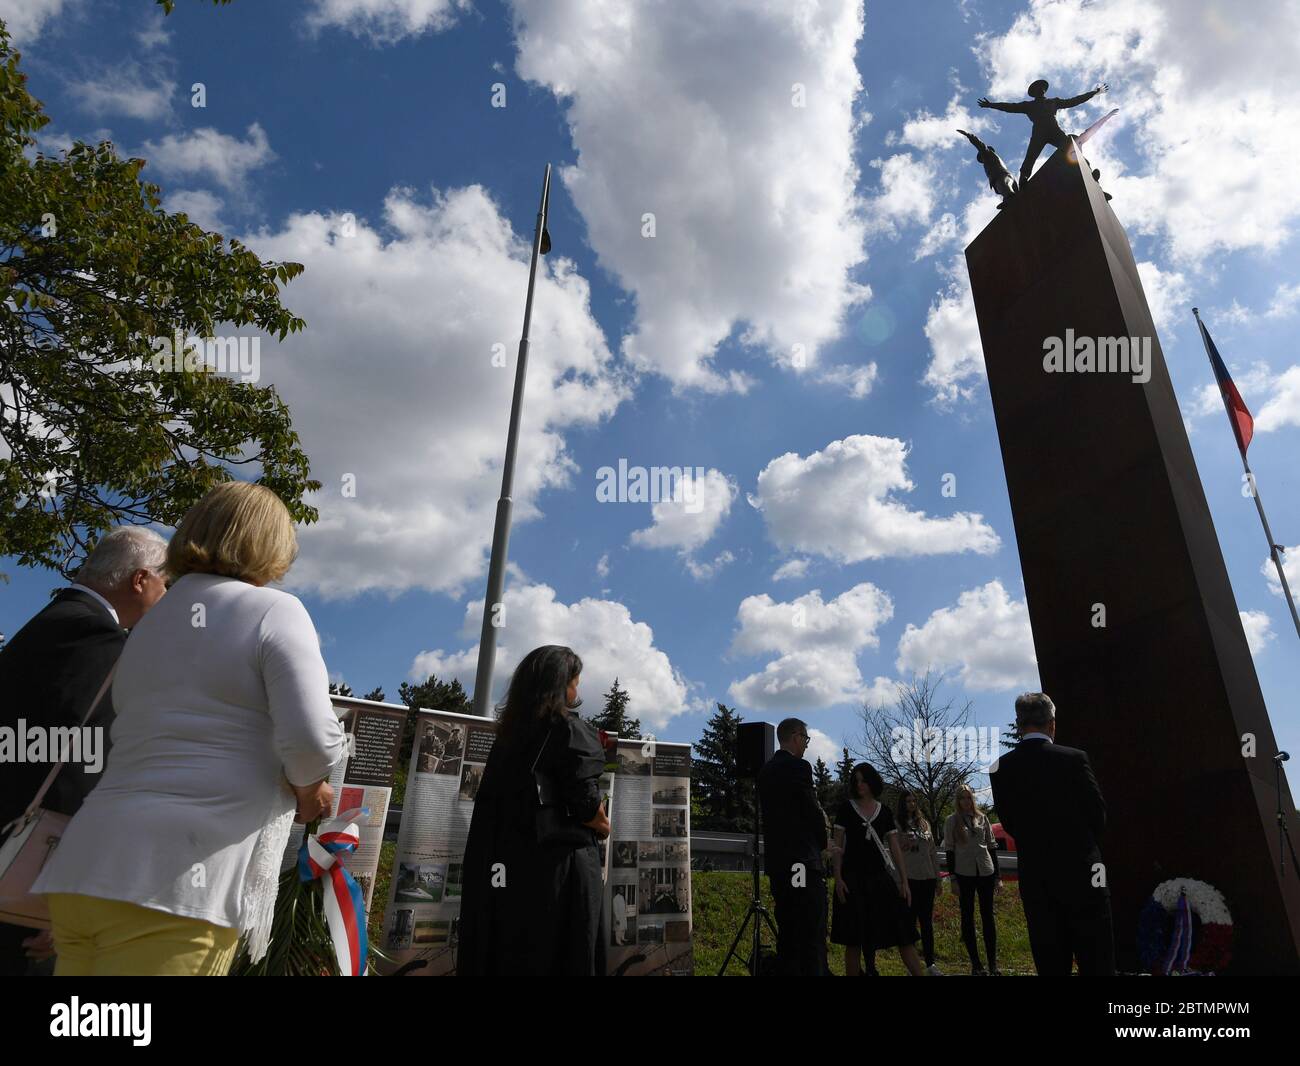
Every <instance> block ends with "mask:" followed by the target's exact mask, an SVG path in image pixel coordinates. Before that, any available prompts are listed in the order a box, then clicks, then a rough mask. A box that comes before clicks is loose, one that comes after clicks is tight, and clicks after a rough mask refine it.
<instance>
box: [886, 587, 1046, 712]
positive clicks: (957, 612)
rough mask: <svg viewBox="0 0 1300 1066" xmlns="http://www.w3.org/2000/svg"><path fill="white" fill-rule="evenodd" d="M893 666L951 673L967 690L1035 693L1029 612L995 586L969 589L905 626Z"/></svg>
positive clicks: (905, 669)
mask: <svg viewBox="0 0 1300 1066" xmlns="http://www.w3.org/2000/svg"><path fill="white" fill-rule="evenodd" d="M896 665H897V667H898V669H899V670H900V671H910V672H912V673H917V674H921V673H925V672H926V671H927V670H930V669H935V670H949V669H956V671H957V677H958V678H959V679H960V680H961V682H962V684H963V685H965V686H966V688H967V689H970V690H972V691H975V690H981V689H982V690H985V691H993V692H1000V691H1004V690H1006V689H1010V688H1016V687H1021V688H1025V687H1028V688H1037V686H1038V660H1037V659H1036V658H1035V657H1034V639H1033V633H1032V632H1031V630H1030V628H1029V609H1028V608H1027V607H1026V606H1025V601H1024V600H1013V599H1012V598H1011V597H1010V595H1009V594H1008V593H1007V590H1006V589H1005V588H1003V587H1002V582H1000V581H990V582H989V583H988V584H987V585H983V586H981V587H979V588H975V589H969V590H967V591H965V592H963V593H962V594H961V595H960V596H958V597H957V602H956V604H955V605H953V606H951V607H942V608H940V609H939V610H937V611H935V612H934V613H933V614H931V615H930V617H929V618H928V619H926V621H925V622H924V623H923V624H922V625H920V626H915V625H912V624H910V623H909V624H908V626H907V629H906V630H904V632H903V635H902V637H901V638H900V639H899V641H898V660H897V663H896Z"/></svg>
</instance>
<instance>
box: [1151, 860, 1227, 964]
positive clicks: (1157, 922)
mask: <svg viewBox="0 0 1300 1066" xmlns="http://www.w3.org/2000/svg"><path fill="white" fill-rule="evenodd" d="M1137 940H1138V957H1139V959H1141V961H1142V968H1143V969H1144V970H1146V971H1147V972H1148V973H1151V974H1155V975H1157V976H1166V975H1169V976H1177V975H1182V976H1205V975H1213V974H1214V973H1216V972H1217V971H1219V970H1222V969H1223V968H1224V967H1225V966H1227V965H1228V963H1229V961H1230V960H1231V959H1232V915H1231V914H1230V913H1229V912H1228V903H1227V900H1225V899H1224V898H1223V893H1222V892H1220V891H1219V890H1218V889H1217V888H1215V887H1214V886H1213V885H1208V884H1206V883H1205V882H1204V881H1194V880H1192V879H1191V878H1189V877H1176V878H1174V879H1173V880H1172V881H1164V882H1161V883H1160V884H1159V885H1157V886H1156V889H1155V891H1154V892H1152V893H1151V898H1150V899H1148V900H1147V902H1146V905H1145V906H1144V907H1143V908H1142V912H1141V914H1139V915H1138V935H1137Z"/></svg>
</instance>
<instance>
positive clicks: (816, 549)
mask: <svg viewBox="0 0 1300 1066" xmlns="http://www.w3.org/2000/svg"><path fill="white" fill-rule="evenodd" d="M913 488H914V486H913V484H912V482H911V480H910V479H909V478H908V476H907V446H906V445H905V444H904V443H903V442H902V441H901V440H897V439H895V438H893V437H870V436H861V435H858V436H851V437H845V438H844V439H843V440H837V441H833V442H832V443H831V444H828V445H827V446H826V447H825V448H823V449H822V450H821V451H819V452H813V453H812V454H811V455H808V456H800V455H796V454H795V453H794V452H787V453H786V454H785V455H782V456H779V457H778V458H776V459H773V460H772V461H771V462H770V463H768V464H767V466H766V467H765V468H764V469H763V471H762V472H761V473H760V474H759V475H758V492H757V494H756V495H755V496H754V497H751V503H753V504H754V505H755V506H756V507H758V508H759V509H760V510H761V511H762V512H763V518H764V520H765V521H766V523H767V530H768V535H769V536H770V537H771V538H772V540H773V541H774V542H775V543H776V544H777V546H778V547H780V548H781V549H783V550H785V551H792V552H805V553H813V554H817V555H823V556H826V557H827V558H830V559H834V560H836V561H838V562H842V563H852V562H860V561H862V560H863V559H881V558H888V557H901V556H915V555H939V554H946V553H950V552H966V551H971V552H976V553H978V554H981V555H989V554H992V553H993V552H995V551H997V549H998V546H999V544H1000V541H999V539H998V536H997V534H996V533H994V532H993V530H992V528H991V527H990V526H989V525H988V523H986V522H985V521H984V518H983V516H982V515H979V514H969V513H965V512H959V513H957V514H954V515H949V516H947V517H934V518H932V517H930V516H929V515H927V514H926V513H925V512H924V511H918V510H911V509H909V508H908V507H907V505H906V504H905V503H903V502H902V501H901V500H900V499H898V498H897V496H896V494H898V493H906V492H911V491H912V489H913ZM847 501H852V505H851V506H846V502H847Z"/></svg>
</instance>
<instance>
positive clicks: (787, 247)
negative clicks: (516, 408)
mask: <svg viewBox="0 0 1300 1066" xmlns="http://www.w3.org/2000/svg"><path fill="white" fill-rule="evenodd" d="M513 10H514V15H515V33H516V38H517V42H518V48H519V53H518V58H517V62H516V67H515V69H516V72H517V73H518V74H519V76H520V77H522V78H525V79H527V80H528V81H532V82H535V83H538V84H540V85H543V86H545V87H547V88H549V89H550V90H551V91H552V92H554V93H555V95H556V96H557V97H558V98H559V99H560V101H561V102H562V104H563V106H564V110H565V117H566V119H567V121H568V124H569V130H570V136H571V137H572V139H573V143H574V146H575V148H576V149H577V153H578V161H577V163H575V164H574V165H572V166H569V167H565V168H564V169H563V170H562V171H561V176H562V178H563V180H564V183H565V186H566V187H567V189H568V191H569V194H570V195H571V197H572V198H573V202H574V204H575V205H576V206H577V209H578V211H579V212H580V213H581V215H582V217H583V220H584V221H585V223H586V226H587V233H588V238H589V240H590V242H591V246H592V247H593V248H594V250H595V252H596V254H597V256H598V258H599V261H600V263H601V265H602V266H603V267H605V268H606V269H608V270H609V271H610V272H611V273H612V274H613V275H614V276H615V277H616V278H617V279H618V280H619V283H620V284H621V285H622V286H623V287H624V288H625V289H626V290H628V291H629V292H631V293H632V294H634V296H635V298H636V314H635V321H634V322H633V324H632V326H631V330H630V333H629V335H628V336H626V337H625V338H624V340H623V350H624V353H625V355H626V356H627V358H628V359H629V360H630V361H631V363H632V364H633V365H635V366H636V367H638V368H640V369H642V370H646V371H653V372H657V373H660V374H663V375H665V376H666V377H668V378H669V379H670V380H671V381H672V382H673V383H674V385H675V386H678V387H698V388H701V389H707V390H713V391H722V390H727V389H744V388H746V387H747V385H748V378H747V376H746V375H745V374H744V373H743V371H741V370H736V369H720V368H718V367H716V366H715V365H714V356H715V353H716V351H717V349H718V347H719V345H721V344H722V342H723V341H725V340H727V339H728V338H729V337H731V336H732V334H733V331H736V330H737V329H739V330H740V332H739V340H740V341H741V343H742V344H744V345H747V346H752V347H756V348H759V349H762V350H764V351H766V352H767V354H768V356H769V357H770V358H771V359H772V360H773V361H775V362H777V363H781V364H784V365H799V364H797V363H795V362H794V358H793V354H792V353H794V352H795V350H796V349H795V346H796V345H802V349H800V352H801V354H802V358H803V359H804V360H806V365H807V366H813V365H815V363H816V358H817V353H818V350H819V349H820V348H821V347H822V346H823V345H825V344H826V343H828V342H829V341H831V340H833V339H835V338H836V337H837V336H838V335H839V334H840V332H841V328H842V322H843V318H844V315H845V313H846V311H847V310H848V309H849V308H850V307H852V306H853V305H855V304H857V303H859V302H861V301H863V300H865V299H866V298H867V296H868V294H869V293H868V290H867V289H866V287H865V286H863V285H861V284H859V283H857V282H855V281H854V280H853V279H852V277H851V272H852V271H853V270H854V268H855V267H856V266H857V265H858V264H860V263H861V262H863V260H864V251H863V243H864V235H865V223H864V214H863V211H862V209H861V203H860V201H859V197H858V194H857V191H856V189H857V184H858V178H859V175H858V169H857V166H856V164H855V162H854V145H855V130H856V127H857V125H858V123H859V120H860V118H861V116H860V115H856V114H855V111H854V105H855V100H856V98H857V97H858V95H859V93H860V91H861V79H860V76H859V73H858V69H857V67H856V65H855V62H854V55H855V52H856V49H857V45H858V41H859V40H860V38H861V36H862V30H863V10H862V4H861V2H860V0H823V2H814V0H716V2H709V3H702V2H697V3H678V4H662V3H657V2H653V0H625V2H623V3H618V4H607V5H606V4H591V3H588V2H585V0H545V2H537V0H515V2H514V3H513ZM800 104H802V105H803V106H799V105H800ZM648 214H650V215H653V216H654V227H655V229H654V234H655V235H654V236H653V237H645V236H643V235H642V234H643V232H645V226H646V222H645V221H644V216H646V215H648Z"/></svg>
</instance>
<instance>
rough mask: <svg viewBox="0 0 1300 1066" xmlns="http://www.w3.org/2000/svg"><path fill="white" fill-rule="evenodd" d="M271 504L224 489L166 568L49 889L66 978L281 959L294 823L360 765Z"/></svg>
mask: <svg viewBox="0 0 1300 1066" xmlns="http://www.w3.org/2000/svg"><path fill="white" fill-rule="evenodd" d="M297 550H298V546H297V540H296V538H295V536H294V531H293V521H292V519H291V518H290V516H289V512H288V510H287V509H286V508H285V506H284V504H283V503H282V502H281V501H280V499H279V498H278V497H277V496H276V495H275V493H273V492H272V491H271V490H270V489H268V488H265V487H264V486H260V485H252V484H248V483H243V482H229V483H226V484H223V485H218V486H217V487H215V488H214V489H212V490H211V491H210V492H209V493H208V494H207V495H206V496H204V497H203V499H202V500H200V501H199V502H198V503H197V504H195V506H194V507H192V508H191V509H190V511H189V512H188V513H187V514H186V515H185V518H184V519H183V520H182V522H181V525H180V528H179V529H178V530H177V532H176V535H175V536H174V537H173V538H172V541H171V544H170V545H169V547H168V553H167V570H168V571H169V573H170V574H171V576H172V577H173V578H174V579H175V580H174V584H173V585H172V588H171V591H170V592H169V593H168V595H166V596H164V597H163V599H162V600H161V601H160V603H159V604H158V605H157V606H156V607H155V608H154V609H153V610H152V611H150V612H149V614H147V615H145V616H144V618H143V619H142V620H141V621H140V623H139V625H137V626H136V627H135V629H134V630H133V631H132V632H131V636H130V638H129V639H128V640H127V642H126V646H125V648H124V649H123V652H122V656H121V658H120V660H119V661H118V667H117V675H116V677H115V679H114V684H113V704H114V709H115V710H116V712H117V718H116V721H115V723H114V726H113V755H112V758H111V759H110V761H109V764H108V768H107V769H106V770H105V772H104V775H103V779H102V780H101V781H100V783H99V786H98V787H97V788H96V789H95V791H94V792H92V793H91V795H90V797H89V799H87V801H86V802H85V804H84V805H83V806H82V807H81V809H80V810H79V811H78V812H77V814H76V816H75V817H74V818H73V819H72V821H71V822H70V823H69V825H68V828H67V831H66V833H65V834H64V837H63V840H62V842H61V843H60V845H59V847H58V849H57V850H56V851H55V852H54V855H53V856H52V857H51V859H50V861H49V863H48V864H47V865H46V867H45V869H44V870H43V871H42V873H41V875H40V877H39V878H38V879H37V881H36V884H35V886H34V888H35V890H36V891H37V892H43V893H45V894H47V895H48V896H49V899H50V914H51V917H52V920H53V926H54V928H53V934H54V941H55V945H56V948H57V950H58V958H59V961H58V967H57V969H56V974H60V975H121V974H138V975H164V974H166V975H198V974H210V975H219V974H224V973H225V972H226V971H227V969H228V968H229V966H230V963H231V961H232V960H233V958H234V953H235V949H236V946H237V942H238V940H239V937H240V934H241V933H242V934H244V935H245V936H246V937H247V938H248V942H249V948H250V952H251V954H252V955H253V957H254V958H255V959H256V958H258V957H260V955H262V954H264V953H265V950H266V946H267V942H268V940H269V935H270V924H271V915H272V910H273V907H274V904H275V895H276V889H277V886H278V877H279V867H280V860H281V857H282V855H283V852H284V849H285V846H286V843H287V840H288V835H289V830H290V826H291V823H292V821H293V820H294V816H295V812H296V814H297V817H298V820H299V821H304V822H306V821H310V820H312V819H314V818H316V817H318V816H320V815H321V814H323V813H326V812H327V811H329V809H330V807H331V804H332V800H333V797H332V794H331V791H330V787H329V785H328V784H327V783H326V781H327V778H328V777H329V773H330V769H331V767H333V765H334V764H335V763H336V762H337V761H338V759H339V758H340V757H341V756H342V754H343V751H344V734H343V729H342V727H341V726H340V724H339V721H338V718H337V716H336V715H335V713H334V710H333V708H332V707H331V704H330V699H329V680H328V676H327V673H326V669H325V663H324V661H323V660H322V658H321V653H320V643H319V641H318V639H317V636H316V631H315V628H314V627H313V626H312V622H311V619H310V617H308V615H307V611H306V609H305V608H304V607H303V605H302V604H301V603H300V602H299V601H298V599H297V598H296V597H294V596H292V595H290V594H289V593H287V592H283V591H280V590H278V589H272V588H269V587H267V585H268V583H269V582H271V581H276V580H279V579H280V578H282V577H283V576H284V575H285V573H286V572H287V571H288V569H289V567H290V565H291V564H292V563H293V560H294V558H295V556H296V555H297Z"/></svg>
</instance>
